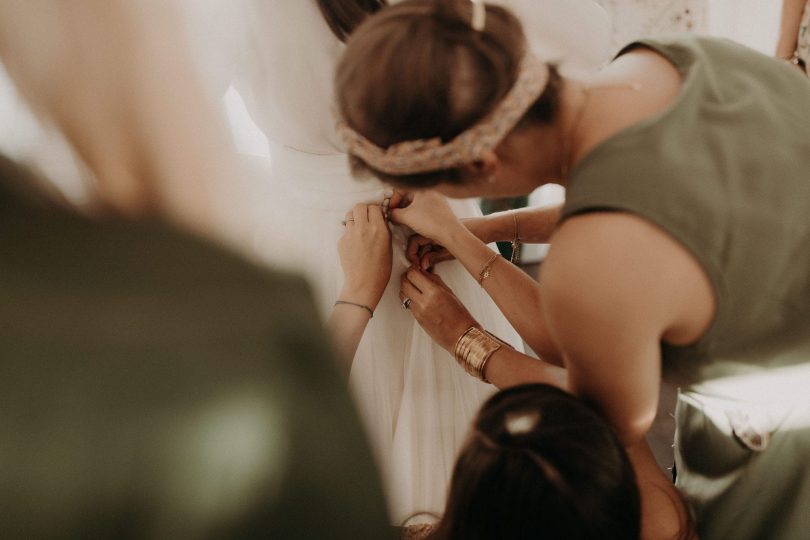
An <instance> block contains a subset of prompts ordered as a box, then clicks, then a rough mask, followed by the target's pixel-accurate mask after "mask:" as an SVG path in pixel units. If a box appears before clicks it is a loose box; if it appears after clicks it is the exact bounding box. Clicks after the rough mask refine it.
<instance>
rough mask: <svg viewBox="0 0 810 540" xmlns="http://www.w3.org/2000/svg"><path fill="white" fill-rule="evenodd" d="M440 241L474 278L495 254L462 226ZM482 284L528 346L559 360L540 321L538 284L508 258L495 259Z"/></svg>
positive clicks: (554, 360) (550, 359)
mask: <svg viewBox="0 0 810 540" xmlns="http://www.w3.org/2000/svg"><path fill="white" fill-rule="evenodd" d="M441 242H442V245H444V246H445V247H446V248H447V249H448V250H449V251H450V252H451V253H452V254H453V256H454V257H456V259H458V260H459V262H461V264H462V265H463V266H464V267H465V268H466V269H467V271H468V272H469V273H470V274H471V275H472V276H473V277H474V278H476V279H479V278H480V273H481V270H482V269H483V267H484V266H485V265H486V264H487V262H488V261H490V259H492V257H493V256H494V255H495V253H494V252H493V251H492V250H491V249H489V248H488V247H487V246H486V245H485V244H484V243H483V242H482V241H481V240H479V239H478V238H476V237H475V236H474V235H473V234H472V233H470V232H469V231H467V230H466V229H464V228H463V227H458V228H453V229H452V230H450V231H448V234H447V235H446V237H445V238H443V239H442V240H441ZM482 285H483V287H484V289H485V290H486V292H487V294H489V296H490V297H491V298H492V299H493V300H494V301H495V303H496V304H497V306H498V308H499V309H500V310H501V312H502V313H503V314H504V316H505V317H506V318H507V320H508V321H509V322H510V323H511V324H512V326H514V328H515V329H516V330H517V332H518V334H520V335H521V337H522V338H523V339H524V340H525V341H526V343H528V344H529V346H530V347H531V348H532V350H534V351H535V352H536V353H537V354H538V355H539V356H540V357H541V358H544V359H546V360H548V361H550V362H552V363H554V364H559V363H560V361H559V358H558V355H557V351H556V347H555V346H554V345H553V343H552V342H551V339H550V337H549V336H548V333H547V332H546V329H545V325H544V323H543V318H542V314H541V309H540V305H541V304H540V286H539V284H538V283H537V282H536V281H535V280H533V279H532V278H531V277H529V276H528V275H526V273H525V272H523V271H522V270H521V269H520V268H518V267H516V266H514V265H512V264H510V263H509V262H508V261H505V260H498V259H496V260H494V261H493V262H492V264H491V267H490V275H489V277H487V278H486V279H484V280H483V282H482Z"/></svg>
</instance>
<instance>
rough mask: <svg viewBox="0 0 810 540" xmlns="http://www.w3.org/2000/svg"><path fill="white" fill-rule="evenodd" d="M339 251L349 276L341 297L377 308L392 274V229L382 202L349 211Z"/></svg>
mask: <svg viewBox="0 0 810 540" xmlns="http://www.w3.org/2000/svg"><path fill="white" fill-rule="evenodd" d="M338 253H339V254H340V266H341V267H342V268H343V274H344V276H345V281H344V284H343V290H342V291H341V294H340V299H341V300H348V301H350V302H356V303H358V304H363V305H366V306H368V307H369V308H371V309H372V310H374V308H376V307H377V304H378V303H379V301H380V297H382V294H383V291H384V290H385V286H386V285H388V281H389V279H390V278H391V231H390V230H389V229H388V224H387V223H386V222H385V218H384V217H383V212H382V209H381V208H380V207H379V206H378V205H374V204H372V205H367V204H357V205H355V207H354V209H353V210H352V211H351V212H348V213H347V214H346V232H345V233H344V234H343V236H342V237H341V238H340V241H339V242H338Z"/></svg>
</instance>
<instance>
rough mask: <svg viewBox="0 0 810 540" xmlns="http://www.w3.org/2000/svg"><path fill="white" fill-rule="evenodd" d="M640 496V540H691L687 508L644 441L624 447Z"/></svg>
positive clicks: (690, 521)
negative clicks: (634, 474) (633, 471)
mask: <svg viewBox="0 0 810 540" xmlns="http://www.w3.org/2000/svg"><path fill="white" fill-rule="evenodd" d="M626 451H627V455H628V457H629V458H630V463H631V464H632V465H633V469H634V470H635V473H636V483H637V484H638V489H639V495H640V497H641V538H642V540H670V539H688V540H695V539H696V538H697V534H696V533H695V530H694V527H693V525H694V524H693V523H692V519H691V518H690V515H689V509H688V508H687V506H686V503H685V502H684V500H683V497H682V496H681V494H680V492H679V491H678V489H677V488H676V487H675V486H674V485H673V484H672V482H670V480H669V478H667V477H666V475H665V474H664V472H663V471H662V470H661V469H660V468H659V467H658V464H657V463H656V462H655V457H654V456H653V454H652V451H651V450H650V447H649V445H648V444H647V442H646V440H642V441H640V442H638V443H636V444H635V445H633V446H631V447H628V448H626Z"/></svg>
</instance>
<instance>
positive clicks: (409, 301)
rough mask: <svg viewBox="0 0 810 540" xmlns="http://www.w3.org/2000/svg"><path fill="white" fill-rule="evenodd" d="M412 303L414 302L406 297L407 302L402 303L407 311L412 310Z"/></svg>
mask: <svg viewBox="0 0 810 540" xmlns="http://www.w3.org/2000/svg"><path fill="white" fill-rule="evenodd" d="M411 302H413V300H411V299H410V298H408V297H407V296H406V297H405V300H403V301H402V307H404V308H405V309H411Z"/></svg>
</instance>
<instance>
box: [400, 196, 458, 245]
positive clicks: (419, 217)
mask: <svg viewBox="0 0 810 540" xmlns="http://www.w3.org/2000/svg"><path fill="white" fill-rule="evenodd" d="M406 201H407V198H405V199H403V200H402V201H398V205H397V206H394V201H393V199H392V204H391V212H390V215H391V221H393V222H394V223H399V224H401V225H406V226H408V227H410V228H411V229H413V230H414V232H416V233H418V234H420V235H422V236H424V237H427V238H432V239H433V240H435V241H436V242H438V243H440V244H441V243H442V240H443V239H444V238H448V237H449V234H450V233H452V232H453V231H458V230H459V229H464V226H463V225H462V224H461V221H459V219H458V218H457V217H456V215H455V214H454V213H453V211H452V210H451V209H450V205H449V204H447V199H445V198H444V196H443V195H440V194H439V193H436V192H434V191H420V192H417V193H415V194H413V198H412V200H411V202H410V204H408V205H407V206H405V204H404V203H405V202H406Z"/></svg>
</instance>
